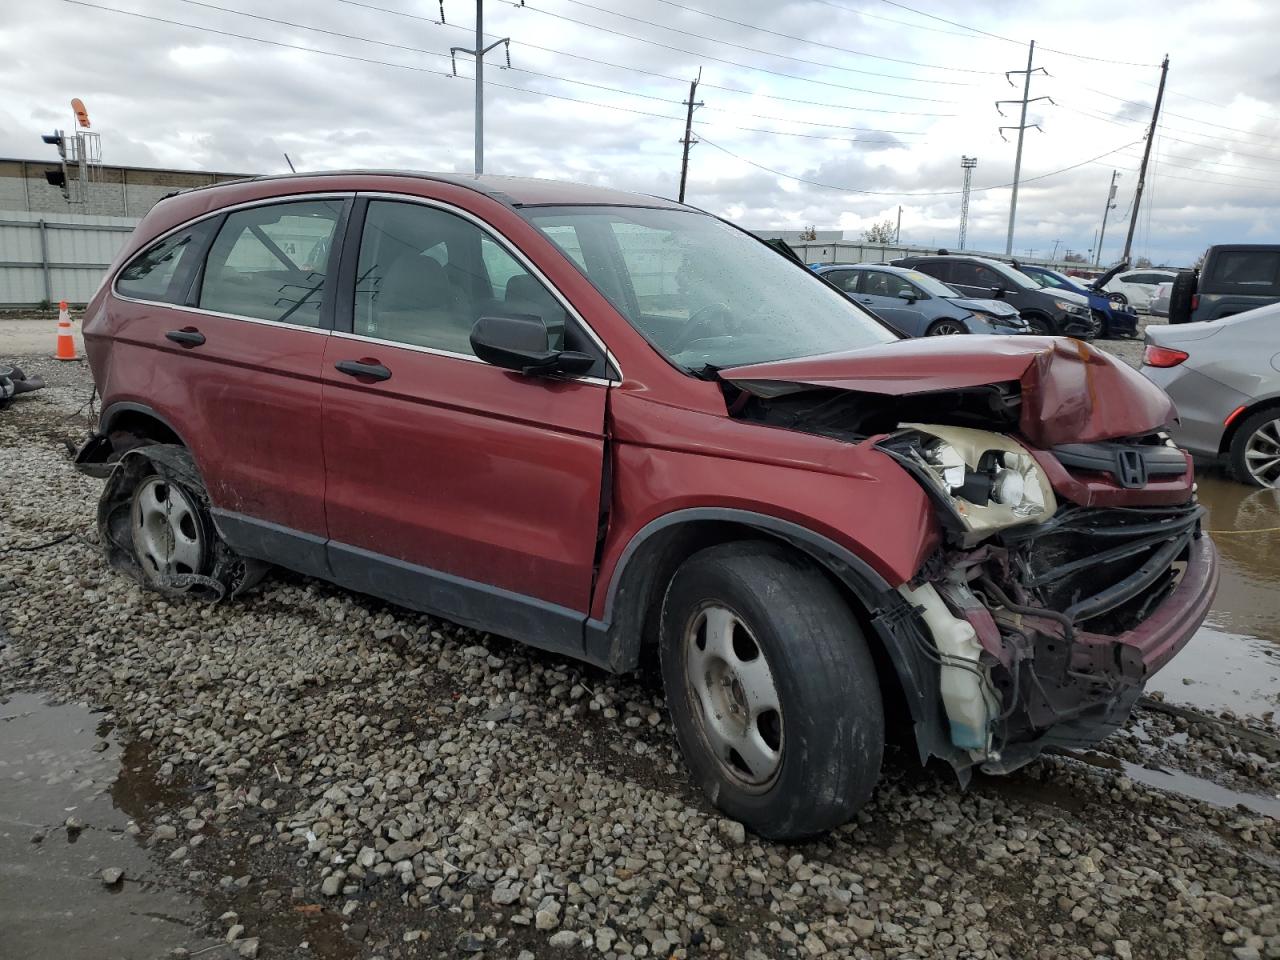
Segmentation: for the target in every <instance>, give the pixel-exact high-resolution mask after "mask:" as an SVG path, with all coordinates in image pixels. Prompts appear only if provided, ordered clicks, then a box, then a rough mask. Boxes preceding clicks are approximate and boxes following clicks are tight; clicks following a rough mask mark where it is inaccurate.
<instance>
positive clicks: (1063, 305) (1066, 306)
mask: <svg viewBox="0 0 1280 960" xmlns="http://www.w3.org/2000/svg"><path fill="white" fill-rule="evenodd" d="M1053 305H1054V306H1055V307H1057V308H1058V309H1059V310H1062V311H1065V312H1066V313H1084V314H1087V313H1088V312H1089V311H1088V310H1087V309H1086V308H1085V307H1082V306H1080V304H1078V303H1069V302H1068V301H1066V300H1055V301H1053Z"/></svg>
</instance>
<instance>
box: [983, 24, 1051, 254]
mask: <svg viewBox="0 0 1280 960" xmlns="http://www.w3.org/2000/svg"><path fill="white" fill-rule="evenodd" d="M1035 56H1036V42H1035V41H1034V40H1032V41H1031V45H1030V47H1028V49H1027V69H1025V70H1006V71H1005V73H1004V77H1005V79H1006V80H1008V81H1009V84H1010V86H1012V85H1013V76H1014V74H1021V75H1022V99H1021V100H997V101H996V113H998V114H1000V116H1002V117H1003V116H1004V111H1003V110H1001V109H1000V107H1001V105H1002V104H1006V103H1016V104H1019V105H1020V106H1021V107H1022V115H1021V117H1020V118H1019V119H1018V125H1017V126H1016V127H1015V126H1013V125H1011V124H1010V125H1008V126H1003V127H1000V128H999V131H1000V137H1001V139H1004V138H1005V136H1004V132H1005V131H1006V130H1017V131H1018V152H1017V154H1015V156H1014V161H1013V196H1012V197H1011V198H1010V199H1009V235H1008V237H1007V238H1006V239H1005V243H1004V252H1005V254H1006V255H1009V254H1012V253H1013V223H1014V221H1015V220H1016V219H1017V218H1018V182H1019V181H1020V180H1021V179H1022V135H1023V134H1024V133H1026V132H1027V128H1028V127H1035V128H1036V129H1037V130H1039V131H1040V132H1041V133H1044V130H1043V129H1042V128H1041V126H1040V124H1038V123H1027V104H1029V103H1035V102H1036V101H1037V100H1048V101H1049V102H1050V103H1053V98H1052V97H1033V96H1031V75H1032V74H1034V73H1044V74H1046V75H1047V73H1048V71H1046V70H1045V68H1044V67H1033V66H1032V65H1031V64H1032V62H1033V61H1034V60H1035ZM1054 106H1055V107H1056V106H1057V104H1056V103H1055V104H1054Z"/></svg>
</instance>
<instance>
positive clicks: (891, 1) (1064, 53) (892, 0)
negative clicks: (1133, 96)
mask: <svg viewBox="0 0 1280 960" xmlns="http://www.w3.org/2000/svg"><path fill="white" fill-rule="evenodd" d="M880 2H881V3H887V4H888V5H889V6H891V7H897V8H898V9H899V10H906V11H907V12H909V13H914V14H916V15H918V16H921V17H928V18H929V19H930V20H936V21H938V22H939V23H946V24H949V25H950V26H953V27H960V28H961V29H962V30H972V31H973V32H974V33H978V34H981V35H982V36H984V37H991V38H992V39H993V40H1003V41H1005V42H1006V43H1016V44H1017V45H1018V46H1020V47H1022V46H1026V41H1024V40H1015V39H1014V38H1013V37H1006V36H1002V35H1001V34H998V33H991V32H990V31H987V30H980V29H978V28H977V27H971V26H969V25H968V24H967V23H960V22H958V21H956V20H948V19H947V18H946V17H939V16H935V15H934V14H932V13H925V12H924V11H923V10H917V9H916V8H915V7H909V6H907V5H906V4H905V3H899V2H898V0H880ZM1040 49H1041V51H1042V52H1044V53H1056V54H1057V55H1058V56H1060V57H1074V58H1075V59H1076V60H1090V61H1092V62H1094V63H1110V64H1114V65H1115V66H1119V67H1145V68H1150V69H1154V68H1155V67H1158V66H1159V64H1158V63H1134V62H1132V61H1129V60H1110V59H1108V58H1106V57H1092V56H1089V55H1088V54H1083V53H1072V52H1071V51H1069V50H1055V49H1053V47H1041V48H1040Z"/></svg>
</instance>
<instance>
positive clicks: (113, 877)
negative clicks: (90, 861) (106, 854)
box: [99, 867, 124, 887]
mask: <svg viewBox="0 0 1280 960" xmlns="http://www.w3.org/2000/svg"><path fill="white" fill-rule="evenodd" d="M99 876H100V877H101V878H102V885H103V886H104V887H114V886H115V885H116V884H117V883H119V882H120V881H121V880H123V879H124V871H123V870H121V869H120V868H119V867H104V868H103V870H102V873H101V874H99Z"/></svg>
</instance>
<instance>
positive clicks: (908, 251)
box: [756, 230, 1097, 270]
mask: <svg viewBox="0 0 1280 960" xmlns="http://www.w3.org/2000/svg"><path fill="white" fill-rule="evenodd" d="M756 233H757V235H759V236H761V237H765V238H768V236H769V232H768V231H767V230H757V231H756ZM787 242H788V244H790V246H791V249H792V250H794V251H795V252H796V254H797V255H798V256H799V257H800V259H801V260H803V261H804V262H805V263H888V262H889V261H891V260H897V259H898V258H899V257H921V256H930V255H932V254H935V253H937V252H938V248H937V247H922V246H912V245H910V244H905V243H887V244H885V243H866V242H861V241H857V240H831V241H828V242H826V243H820V242H817V241H803V240H801V241H796V240H788V241H787ZM950 252H951V253H954V254H963V255H964V256H968V257H990V258H991V259H992V260H1006V259H1008V257H1007V256H1006V255H1005V254H1003V253H990V252H987V251H983V250H952V251H950ZM1017 259H1018V260H1019V261H1020V262H1022V263H1034V264H1038V265H1040V266H1043V267H1051V268H1053V269H1055V270H1073V269H1086V270H1093V269H1097V268H1096V267H1094V266H1093V265H1092V264H1087V263H1073V262H1071V261H1069V260H1052V259H1050V258H1048V257H1017Z"/></svg>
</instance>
